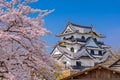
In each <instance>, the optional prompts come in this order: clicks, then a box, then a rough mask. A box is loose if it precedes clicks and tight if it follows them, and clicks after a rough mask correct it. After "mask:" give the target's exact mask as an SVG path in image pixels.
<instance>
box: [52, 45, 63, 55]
mask: <svg viewBox="0 0 120 80" xmlns="http://www.w3.org/2000/svg"><path fill="white" fill-rule="evenodd" d="M59 54H62V53H61V52H60V51H59V49H58V47H57V46H56V47H55V48H54V49H53V51H52V52H51V55H52V56H53V55H59Z"/></svg>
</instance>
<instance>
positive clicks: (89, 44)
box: [86, 38, 99, 47]
mask: <svg viewBox="0 0 120 80" xmlns="http://www.w3.org/2000/svg"><path fill="white" fill-rule="evenodd" d="M86 46H92V47H99V46H98V45H97V43H95V41H94V40H93V38H91V39H90V40H89V41H88V42H87V44H86Z"/></svg>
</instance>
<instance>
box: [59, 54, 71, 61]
mask: <svg viewBox="0 0 120 80" xmlns="http://www.w3.org/2000/svg"><path fill="white" fill-rule="evenodd" d="M58 60H59V61H60V62H62V61H69V60H70V58H69V57H67V56H65V55H64V54H63V55H62V56H61V57H60V58H59V59H58Z"/></svg>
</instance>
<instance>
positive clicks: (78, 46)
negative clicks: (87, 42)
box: [66, 44, 80, 53]
mask: <svg viewBox="0 0 120 80" xmlns="http://www.w3.org/2000/svg"><path fill="white" fill-rule="evenodd" d="M72 47H73V48H74V53H76V52H77V51H78V50H79V49H80V45H78V44H76V45H67V46H66V48H67V49H68V50H69V51H71V48H72Z"/></svg>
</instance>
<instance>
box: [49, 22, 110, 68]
mask: <svg viewBox="0 0 120 80" xmlns="http://www.w3.org/2000/svg"><path fill="white" fill-rule="evenodd" d="M57 37H59V38H60V39H61V40H60V42H59V43H58V44H57V45H56V46H55V48H54V49H53V51H52V52H51V55H52V56H53V58H55V59H56V60H58V61H59V62H60V63H62V64H63V65H64V66H65V67H66V68H70V69H79V70H83V69H85V68H90V67H92V66H95V65H97V64H100V63H103V62H105V61H106V60H107V58H108V57H109V54H108V53H107V49H109V48H110V47H109V46H107V45H105V44H104V42H102V41H101V39H102V38H105V36H103V35H102V34H99V33H97V32H96V31H95V30H93V27H91V26H82V25H77V24H73V23H71V22H68V23H67V26H66V28H65V30H64V31H63V32H62V33H61V34H58V35H57Z"/></svg>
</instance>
